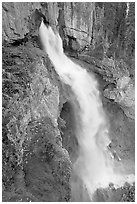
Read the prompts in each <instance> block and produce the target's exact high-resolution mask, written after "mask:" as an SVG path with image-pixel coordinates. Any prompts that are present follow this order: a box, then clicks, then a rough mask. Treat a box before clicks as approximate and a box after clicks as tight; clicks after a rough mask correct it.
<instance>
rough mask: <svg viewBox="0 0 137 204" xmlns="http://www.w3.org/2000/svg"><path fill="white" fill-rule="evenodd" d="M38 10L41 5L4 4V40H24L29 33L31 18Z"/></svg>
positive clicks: (23, 3) (24, 3)
mask: <svg viewBox="0 0 137 204" xmlns="http://www.w3.org/2000/svg"><path fill="white" fill-rule="evenodd" d="M36 8H40V4H39V3H32V2H30V3H29V2H22V3H20V2H9V3H6V2H5V3H2V34H3V40H6V41H12V40H17V39H21V38H24V36H25V35H26V34H27V33H28V32H29V17H30V16H31V14H32V13H33V12H34V11H35V9H36Z"/></svg>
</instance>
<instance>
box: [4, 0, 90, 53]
mask: <svg viewBox="0 0 137 204" xmlns="http://www.w3.org/2000/svg"><path fill="white" fill-rule="evenodd" d="M2 8H3V10H2V12H3V13H2V16H3V40H6V41H13V40H17V39H22V38H24V37H25V36H26V34H28V33H30V32H31V31H32V30H33V28H34V27H35V28H36V24H37V21H36V18H37V17H36V9H37V10H40V11H41V12H42V14H43V15H45V16H46V18H47V20H48V21H49V23H50V25H52V27H54V28H56V27H58V29H59V33H60V35H61V37H62V38H64V39H65V43H67V45H69V43H71V42H69V40H70V41H71V39H72V40H73V41H74V42H73V44H74V45H72V47H73V49H74V50H75V49H76V50H77V49H79V48H80V47H81V48H82V47H84V46H85V45H86V44H89V43H90V41H91V36H92V26H93V11H94V3H84V4H83V3H73V2H72V3H69V2H68V3H58V2H51V3H33V2H22V3H19V2H11V3H3V4H2ZM35 32H36V30H35ZM75 41H76V42H75Z"/></svg>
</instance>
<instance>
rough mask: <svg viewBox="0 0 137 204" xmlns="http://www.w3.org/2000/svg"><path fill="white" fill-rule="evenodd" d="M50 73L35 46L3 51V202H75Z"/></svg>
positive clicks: (56, 95) (56, 97) (69, 165)
mask: <svg viewBox="0 0 137 204" xmlns="http://www.w3.org/2000/svg"><path fill="white" fill-rule="evenodd" d="M43 57H44V58H43ZM47 64H48V68H46V65H47ZM50 68H51V64H50V62H49V61H48V59H47V60H46V56H45V55H44V53H43V52H42V51H41V50H40V49H39V48H37V47H33V45H31V44H28V45H26V46H23V45H22V46H20V47H4V48H3V185H4V188H3V201H12V202H15V201H24V202H25V201H69V200H70V184H69V177H70V174H71V161H70V158H69V155H68V152H67V151H66V150H65V149H64V148H63V147H62V139H61V135H60V131H59V129H58V123H57V119H58V115H59V88H58V86H57V82H55V81H54V82H53V79H52V74H50V71H49V70H50ZM18 175H19V176H18ZM43 186H44V188H43Z"/></svg>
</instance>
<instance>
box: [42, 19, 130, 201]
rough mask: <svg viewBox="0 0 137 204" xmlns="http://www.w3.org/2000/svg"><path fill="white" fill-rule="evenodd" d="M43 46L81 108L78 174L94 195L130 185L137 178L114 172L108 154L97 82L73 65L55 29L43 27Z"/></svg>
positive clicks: (103, 116)
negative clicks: (99, 190) (99, 191)
mask: <svg viewBox="0 0 137 204" xmlns="http://www.w3.org/2000/svg"><path fill="white" fill-rule="evenodd" d="M39 34H40V38H41V42H42V44H43V48H44V50H45V51H46V52H47V54H48V56H49V58H50V60H51V62H52V63H53V65H54V68H55V70H56V72H57V73H58V75H59V76H60V79H61V80H62V81H63V82H64V83H65V84H68V85H70V87H71V89H72V91H73V93H74V95H75V98H76V100H77V102H78V104H79V111H78V109H77V110H76V113H75V114H77V115H78V118H79V127H78V128H77V139H78V144H79V157H78V159H77V161H76V163H75V164H74V167H73V170H74V171H75V174H77V176H79V178H80V179H81V180H82V182H83V185H84V186H86V189H87V191H88V194H89V195H90V198H91V199H92V195H93V193H94V192H95V190H96V189H97V188H107V187H108V186H109V183H114V186H115V187H116V188H118V187H120V186H122V185H124V183H125V182H126V181H128V182H129V183H132V182H133V181H134V175H121V174H120V173H115V172H114V170H113V159H112V157H111V154H110V152H109V150H108V145H109V144H110V142H111V141H110V139H109V133H108V126H107V122H106V118H105V114H104V111H103V107H102V102H101V100H100V93H99V90H98V86H97V80H96V79H95V77H94V76H93V75H91V74H89V73H88V72H87V71H86V70H85V69H83V68H81V67H80V66H79V65H77V64H75V63H74V62H72V61H71V60H70V59H69V58H68V57H67V56H66V55H65V54H64V52H63V46H62V40H61V38H60V36H59V34H58V33H55V32H54V31H53V30H52V29H51V27H47V26H45V25H44V23H43V22H42V23H41V26H40V30H39Z"/></svg>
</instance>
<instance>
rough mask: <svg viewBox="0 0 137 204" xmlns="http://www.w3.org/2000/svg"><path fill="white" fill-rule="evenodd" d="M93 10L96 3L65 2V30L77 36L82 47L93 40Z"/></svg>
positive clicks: (68, 33)
mask: <svg viewBox="0 0 137 204" xmlns="http://www.w3.org/2000/svg"><path fill="white" fill-rule="evenodd" d="M93 12H94V3H89V2H85V3H78V2H74V3H73V2H70V3H64V21H65V25H64V26H65V28H64V30H65V32H66V34H67V35H69V36H72V37H74V38H76V39H77V41H78V43H79V44H80V46H81V47H83V46H84V45H86V44H90V42H91V37H92V29H93Z"/></svg>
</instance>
